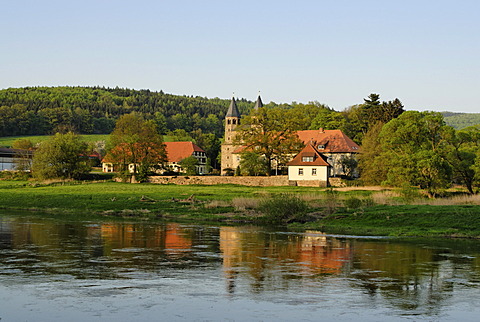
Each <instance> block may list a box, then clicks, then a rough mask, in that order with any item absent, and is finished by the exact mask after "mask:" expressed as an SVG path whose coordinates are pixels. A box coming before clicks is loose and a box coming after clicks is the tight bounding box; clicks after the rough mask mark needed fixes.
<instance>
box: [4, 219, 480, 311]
mask: <svg viewBox="0 0 480 322" xmlns="http://www.w3.org/2000/svg"><path fill="white" fill-rule="evenodd" d="M479 253H480V244H479V242H477V241H469V240H459V241H448V240H418V239H415V240H414V239H410V240H395V239H361V238H342V237H331V236H327V235H325V234H323V233H322V232H318V231H307V232H305V233H292V232H286V231H275V230H268V229H265V228H259V227H254V226H242V227H226V226H225V227H206V226H198V225H183V224H177V223H167V224H155V223H138V222H136V223H131V222H85V221H62V220H57V219H53V218H50V219H49V218H46V217H41V216H28V217H27V216H5V215H4V216H0V285H1V284H2V283H4V281H6V279H5V278H7V277H8V279H9V283H11V282H12V281H15V279H16V278H18V279H22V280H25V279H28V278H29V277H35V276H37V277H38V276H44V277H45V276H47V277H48V276H51V277H52V279H54V280H58V279H59V278H60V277H59V276H71V277H72V278H74V279H77V280H82V279H98V280H117V279H120V280H121V279H129V280H138V281H141V280H142V279H146V278H147V279H149V278H152V279H159V278H174V279H176V280H180V281H186V282H187V283H191V285H197V284H196V283H199V285H200V282H199V281H202V282H201V283H203V285H205V286H204V287H207V286H206V285H208V290H207V289H205V290H198V291H197V293H195V294H197V295H198V294H211V293H210V292H213V294H218V295H221V294H224V295H225V296H227V297H228V298H230V299H237V298H252V299H256V298H257V299H258V296H259V297H260V298H261V299H262V300H265V299H270V300H271V303H277V302H286V303H294V304H295V305H312V303H314V304H315V305H322V304H321V303H323V302H325V303H328V302H329V301H340V302H342V301H347V302H348V303H343V305H350V306H351V307H355V306H358V305H360V306H362V309H363V310H367V309H368V310H372V309H378V308H379V307H380V308H381V310H387V311H390V314H392V312H393V314H395V315H397V316H403V315H407V316H423V317H436V318H438V317H440V316H441V315H442V314H445V311H446V309H445V308H446V307H450V308H452V307H453V304H454V303H457V304H458V303H459V302H462V303H463V301H465V300H466V299H469V300H470V301H474V299H475V298H476V297H477V296H478V295H480V292H479V283H480V262H479V258H480V256H479ZM145 274H148V275H145ZM70 281H71V279H70ZM217 281H219V282H220V283H219V284H217ZM156 287H158V286H156ZM201 287H202V286H197V288H201ZM177 291H178V292H181V291H180V290H177ZM172 292H173V291H172ZM189 292H190V293H187V294H190V295H191V294H194V293H191V292H192V291H191V290H189ZM205 292H207V293H205ZM290 301H293V302H290ZM295 301H296V302H295ZM339 309H340V308H339ZM470 309H471V308H470ZM337 310H338V309H337ZM477 310H478V309H477ZM477 313H479V312H477Z"/></svg>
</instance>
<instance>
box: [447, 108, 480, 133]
mask: <svg viewBox="0 0 480 322" xmlns="http://www.w3.org/2000/svg"><path fill="white" fill-rule="evenodd" d="M442 115H443V117H444V120H445V123H447V125H450V126H452V127H454V128H456V129H457V130H461V129H464V128H466V127H469V126H474V125H479V124H480V113H453V112H442Z"/></svg>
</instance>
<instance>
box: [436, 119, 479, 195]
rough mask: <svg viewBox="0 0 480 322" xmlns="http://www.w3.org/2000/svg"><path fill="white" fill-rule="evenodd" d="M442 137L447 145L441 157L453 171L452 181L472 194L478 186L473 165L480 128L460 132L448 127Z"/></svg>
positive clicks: (477, 147)
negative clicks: (461, 185)
mask: <svg viewBox="0 0 480 322" xmlns="http://www.w3.org/2000/svg"><path fill="white" fill-rule="evenodd" d="M444 137H445V140H446V142H447V145H446V149H445V151H444V154H443V157H444V159H445V160H446V161H447V162H448V163H449V164H450V166H451V168H452V170H453V176H454V180H455V181H456V182H458V183H461V184H463V185H464V186H465V187H466V188H467V190H468V192H469V193H470V194H473V193H474V187H475V186H478V181H477V180H476V178H475V177H476V175H477V173H478V170H476V169H475V163H476V162H477V159H478V156H477V152H478V151H479V150H480V127H469V128H466V129H464V130H460V131H455V130H454V129H453V128H450V127H449V128H448V131H445V134H444ZM479 170H480V169H479Z"/></svg>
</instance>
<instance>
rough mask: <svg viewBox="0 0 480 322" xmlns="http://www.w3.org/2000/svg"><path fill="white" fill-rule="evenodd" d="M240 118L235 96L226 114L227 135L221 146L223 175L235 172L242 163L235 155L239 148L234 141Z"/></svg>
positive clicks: (221, 172)
mask: <svg viewBox="0 0 480 322" xmlns="http://www.w3.org/2000/svg"><path fill="white" fill-rule="evenodd" d="M240 118H241V116H240V112H239V111H238V107H237V102H236V101H235V97H232V101H231V102H230V106H229V107H228V111H227V114H226V115H225V136H224V138H223V143H222V148H221V151H222V160H221V165H220V167H221V169H220V174H221V175H228V174H229V172H232V174H233V172H234V171H235V170H236V169H237V167H238V165H239V164H240V160H237V156H235V155H233V152H234V151H235V149H236V148H238V146H237V145H234V144H233V142H234V140H235V134H236V129H237V127H238V126H239V125H240ZM226 169H227V170H226Z"/></svg>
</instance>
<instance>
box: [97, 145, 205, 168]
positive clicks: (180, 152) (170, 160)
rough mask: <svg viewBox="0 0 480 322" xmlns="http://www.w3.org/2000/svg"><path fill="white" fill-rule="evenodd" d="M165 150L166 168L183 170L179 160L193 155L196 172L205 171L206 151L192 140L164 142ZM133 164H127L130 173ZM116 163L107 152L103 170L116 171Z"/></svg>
mask: <svg viewBox="0 0 480 322" xmlns="http://www.w3.org/2000/svg"><path fill="white" fill-rule="evenodd" d="M164 144H165V151H166V153H167V163H166V164H165V165H166V168H167V169H168V170H169V171H173V172H180V173H181V172H184V171H183V169H182V167H181V165H180V161H182V160H183V159H186V158H188V157H190V156H193V157H194V158H196V159H197V165H196V168H197V173H198V174H205V173H206V172H207V154H206V152H205V151H204V150H203V149H202V148H200V147H199V146H198V145H196V144H195V143H193V142H165V143H164ZM134 167H135V165H134V164H133V163H132V164H129V165H128V170H129V172H130V173H133V172H134ZM117 168H118V165H116V164H114V163H113V162H112V161H111V160H110V158H109V156H108V154H107V156H105V158H104V159H103V161H102V171H103V172H116V171H117ZM165 171H166V170H165V169H161V170H159V171H157V172H160V173H163V172H165Z"/></svg>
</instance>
